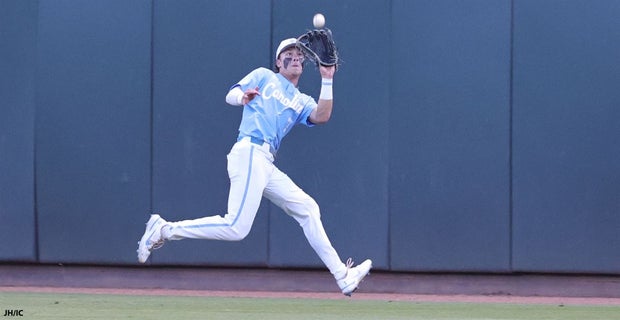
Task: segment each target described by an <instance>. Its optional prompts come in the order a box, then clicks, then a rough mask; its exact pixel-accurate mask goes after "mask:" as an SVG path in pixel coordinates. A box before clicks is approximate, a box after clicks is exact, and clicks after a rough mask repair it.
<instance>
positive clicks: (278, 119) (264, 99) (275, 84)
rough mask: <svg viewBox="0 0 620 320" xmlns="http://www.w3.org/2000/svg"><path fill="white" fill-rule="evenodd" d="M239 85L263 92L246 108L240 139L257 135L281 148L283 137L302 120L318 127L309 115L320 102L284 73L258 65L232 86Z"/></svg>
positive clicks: (243, 88) (310, 125)
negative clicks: (298, 86) (299, 87)
mask: <svg viewBox="0 0 620 320" xmlns="http://www.w3.org/2000/svg"><path fill="white" fill-rule="evenodd" d="M237 86H239V87H240V88H241V90H243V91H245V90H247V89H253V88H256V87H258V91H259V92H260V95H257V96H256V97H255V98H254V99H252V101H250V103H248V104H246V105H245V106H244V107H243V117H242V118H241V124H240V125H239V137H238V140H241V139H242V138H244V137H254V138H255V139H259V140H263V141H265V142H267V143H269V144H270V145H271V147H272V148H273V149H274V150H275V151H277V150H278V149H279V148H280V142H281V141H282V138H284V136H286V134H287V133H289V132H290V131H291V129H292V128H293V126H295V125H296V124H298V123H301V124H304V125H306V126H309V127H312V126H314V124H313V123H312V122H310V120H309V119H308V117H309V116H310V113H312V111H314V109H316V107H317V103H316V101H314V99H313V98H312V97H310V96H308V95H306V94H303V93H301V92H300V91H299V89H297V88H296V87H295V85H293V83H291V82H290V81H288V79H286V78H285V77H283V76H282V75H281V74H279V73H275V72H273V71H271V70H269V69H266V68H258V69H255V70H253V71H252V72H250V73H249V74H248V75H247V76H245V77H244V78H243V79H241V81H239V82H238V83H237V84H235V85H234V86H232V87H231V89H232V88H234V87H237Z"/></svg>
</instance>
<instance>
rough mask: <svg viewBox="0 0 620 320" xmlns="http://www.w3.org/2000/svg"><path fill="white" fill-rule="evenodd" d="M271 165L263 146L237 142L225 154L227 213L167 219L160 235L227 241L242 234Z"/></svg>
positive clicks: (253, 216) (164, 236) (173, 238)
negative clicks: (227, 180)
mask: <svg viewBox="0 0 620 320" xmlns="http://www.w3.org/2000/svg"><path fill="white" fill-rule="evenodd" d="M272 167H273V164H272V163H271V161H270V160H269V159H268V158H266V156H265V154H264V153H263V152H262V150H260V149H259V148H257V147H256V146H255V145H253V144H251V143H249V142H246V141H241V142H237V143H236V144H235V145H234V146H233V148H232V150H231V152H230V153H229V154H228V175H229V178H230V191H229V196H228V213H226V215H224V216H223V217H222V216H219V215H216V216H210V217H204V218H199V219H194V220H185V221H179V222H169V223H167V225H166V226H164V227H163V228H162V237H163V238H164V239H165V240H181V239H212V240H227V241H238V240H241V239H243V238H245V237H246V236H247V234H248V233H249V232H250V229H251V228H252V224H253V222H254V218H255V217H256V212H257V211H258V208H259V206H260V202H261V199H262V193H263V189H264V188H265V185H266V184H267V181H268V180H269V176H270V170H272V169H271V168H272Z"/></svg>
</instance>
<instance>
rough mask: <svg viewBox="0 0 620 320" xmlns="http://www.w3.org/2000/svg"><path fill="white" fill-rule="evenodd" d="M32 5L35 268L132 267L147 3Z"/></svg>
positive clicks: (146, 82)
mask: <svg viewBox="0 0 620 320" xmlns="http://www.w3.org/2000/svg"><path fill="white" fill-rule="evenodd" d="M39 4H40V5H39V30H38V50H39V60H38V73H37V95H36V103H37V109H36V112H37V121H36V130H37V143H36V149H37V160H36V172H37V208H38V214H39V220H38V222H39V226H38V229H39V248H40V259H41V261H42V262H79V263H128V262H134V261H135V260H136V256H135V250H136V245H135V244H136V241H137V240H138V239H139V235H140V234H141V233H142V231H143V227H144V225H143V218H144V215H145V214H146V213H148V212H149V211H150V186H149V184H150V143H151V142H150V31H151V27H150V25H151V24H150V21H151V8H150V2H126V1H120V0H118V1H104V2H100V1H78V2H76V1H57V0H54V1H40V3H39Z"/></svg>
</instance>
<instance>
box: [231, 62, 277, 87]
mask: <svg viewBox="0 0 620 320" xmlns="http://www.w3.org/2000/svg"><path fill="white" fill-rule="evenodd" d="M268 72H271V71H270V70H269V69H266V68H262V67H261V68H257V69H254V70H252V72H250V73H248V74H247V75H246V76H245V77H243V78H242V79H241V80H239V82H237V83H235V84H234V85H233V86H231V87H230V89H233V88H235V87H240V88H241V90H242V91H245V90H247V89H249V88H256V87H260V85H261V83H260V82H261V81H262V79H263V78H264V76H265V75H266V74H267V73H268Z"/></svg>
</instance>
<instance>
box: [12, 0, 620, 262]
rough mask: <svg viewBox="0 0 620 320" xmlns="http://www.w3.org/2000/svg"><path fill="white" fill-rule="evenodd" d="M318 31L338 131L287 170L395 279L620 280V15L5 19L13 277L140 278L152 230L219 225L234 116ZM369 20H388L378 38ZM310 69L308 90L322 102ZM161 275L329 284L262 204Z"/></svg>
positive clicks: (408, 12)
mask: <svg viewBox="0 0 620 320" xmlns="http://www.w3.org/2000/svg"><path fill="white" fill-rule="evenodd" d="M318 11H320V12H323V13H324V14H325V16H326V17H327V24H328V27H330V28H331V29H332V30H333V32H334V35H335V38H336V40H337V44H338V47H339V50H340V53H341V56H342V58H343V59H342V60H343V62H342V64H341V66H340V68H339V70H338V72H337V74H336V79H335V88H334V94H335V103H336V105H335V110H334V114H333V117H332V119H331V121H330V122H329V123H328V124H326V125H324V126H319V127H315V128H305V127H299V128H297V129H296V130H294V131H293V132H292V133H291V134H290V135H289V136H288V137H287V139H286V140H285V142H284V144H283V146H282V149H281V150H280V152H279V153H278V158H277V160H276V161H277V165H278V166H279V167H280V168H281V169H282V170H283V171H285V172H286V173H288V174H289V176H291V177H292V178H293V180H294V181H296V182H297V183H298V184H299V185H300V186H301V187H302V188H303V189H304V190H306V191H307V192H308V193H309V194H311V195H312V196H313V197H314V198H315V199H316V200H317V202H318V203H319V205H320V207H321V211H322V219H323V222H324V224H325V227H326V229H327V232H328V234H329V235H330V238H331V240H332V243H333V244H334V246H335V247H336V249H337V250H338V251H339V252H340V254H341V255H342V258H343V259H344V258H346V257H349V256H352V257H354V258H355V259H356V260H358V261H361V260H362V259H364V258H366V257H369V258H372V259H373V260H374V262H375V266H376V268H378V269H382V270H394V271H430V272H443V271H449V272H452V271H455V272H569V273H607V274H620V200H619V199H620V145H619V141H618V137H620V125H619V123H620V122H618V121H617V119H618V118H620V117H619V116H620V110H619V108H618V106H619V105H620V91H619V90H617V83H619V82H620V66H619V65H618V64H617V57H618V53H620V20H618V19H617V17H618V16H620V2H618V1H614V0H602V1H595V2H592V1H586V0H574V1H549V0H544V1H534V0H513V1H509V0H504V1H496V0H476V1H457V0H443V1H431V0H426V1H421V0H417V1H415V0H414V1H407V0H401V1H399V0H391V1H388V0H386V1H370V0H367V1H353V0H351V1H338V2H334V1H313V2H305V1H285V0H270V1H266V0H259V1H245V0H242V1H236V2H234V3H233V2H230V1H189V0H179V1H130V2H127V1H120V0H112V1H103V2H102V1H75V0H53V1H52V0H39V1H34V0H31V1H19V0H7V1H2V2H0V49H1V50H0V69H1V70H2V72H0V84H2V86H1V87H0V103H1V105H0V190H2V193H1V194H0V240H1V242H2V243H4V244H5V245H3V246H1V247H0V261H6V262H35V263H36V262H40V263H85V264H109V265H117V264H120V265H133V264H137V261H136V257H135V249H136V241H137V240H138V239H139V237H140V235H141V233H142V230H143V226H144V222H145V221H146V220H147V218H148V214H149V213H150V212H161V213H162V215H163V216H164V217H166V218H168V219H171V220H177V219H186V218H196V217H201V216H205V215H212V214H224V210H225V208H226V203H227V199H226V197H227V193H228V177H227V173H226V154H227V152H228V150H229V148H230V147H231V145H232V144H233V143H234V141H235V138H236V130H237V127H238V124H239V120H240V116H241V109H240V108H235V107H230V106H228V105H226V103H225V102H224V96H225V94H226V92H227V90H228V88H229V87H230V86H231V85H232V84H234V83H235V82H236V81H238V80H239V79H241V78H242V77H243V76H244V75H245V74H247V73H248V72H249V71H251V70H252V69H254V68H256V67H259V66H264V67H268V68H270V67H271V66H272V63H273V60H274V59H273V54H274V50H275V47H276V46H277V44H278V43H279V41H280V40H281V39H283V38H285V37H290V36H295V35H297V34H299V33H301V32H303V31H305V30H306V29H308V28H310V27H311V26H310V23H311V17H312V15H313V14H314V13H315V12H318ZM368 21H373V23H372V24H369V23H368ZM319 80H320V77H319V75H318V71H317V70H316V69H315V68H314V67H313V66H310V65H308V66H307V67H306V71H305V75H304V77H303V79H302V81H301V82H300V88H301V89H302V91H305V92H307V93H309V94H311V95H313V96H317V95H318V91H319V85H318V83H319ZM150 264H153V265H205V266H257V267H278V268H287V267H310V268H314V267H322V264H321V262H320V260H319V259H318V257H317V256H316V255H315V254H314V252H312V250H311V248H310V246H309V245H308V244H307V242H306V240H305V239H304V237H303V233H302V231H301V229H300V228H299V226H297V225H296V222H295V221H294V220H293V219H291V218H290V217H288V216H286V214H284V212H283V211H281V210H280V209H279V208H277V207H275V206H273V205H272V204H270V203H269V202H268V201H264V202H263V204H262V205H261V207H260V210H259V213H258V215H257V218H256V221H255V224H254V228H253V229H252V232H251V233H250V235H249V236H248V238H246V239H245V240H244V241H241V242H216V241H192V240H188V241H180V242H173V243H169V244H167V245H166V247H165V248H164V249H162V250H160V251H157V252H156V253H154V254H153V257H152V261H151V262H150Z"/></svg>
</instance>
